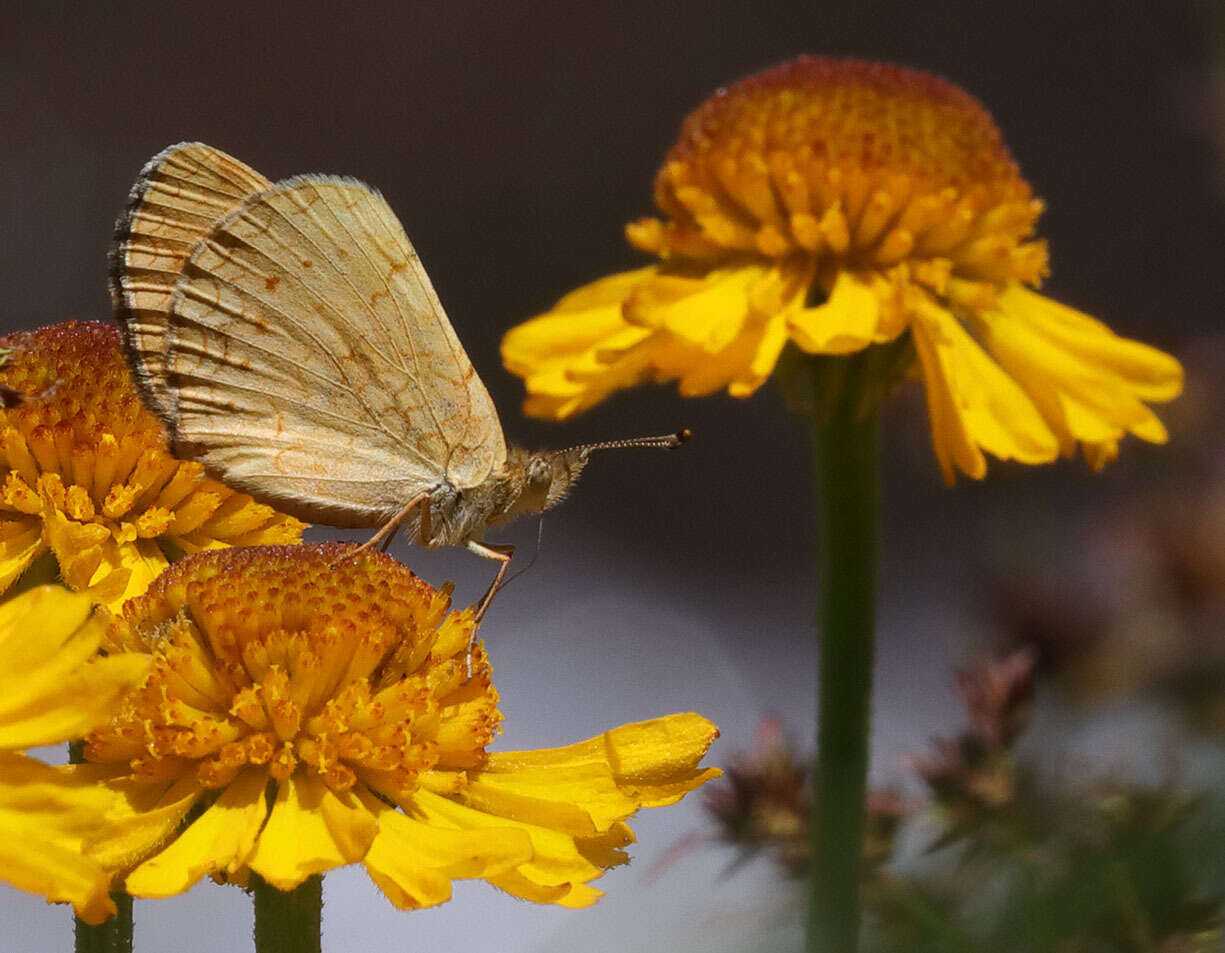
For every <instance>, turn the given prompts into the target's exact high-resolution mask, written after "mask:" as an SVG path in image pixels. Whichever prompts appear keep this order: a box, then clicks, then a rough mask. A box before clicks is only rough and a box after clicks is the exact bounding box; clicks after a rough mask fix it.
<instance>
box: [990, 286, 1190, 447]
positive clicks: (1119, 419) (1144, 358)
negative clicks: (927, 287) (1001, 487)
mask: <svg viewBox="0 0 1225 953" xmlns="http://www.w3.org/2000/svg"><path fill="white" fill-rule="evenodd" d="M999 301H1000V308H999V310H992V311H985V312H982V313H980V314H979V315H978V318H979V321H980V323H981V325H982V328H983V336H984V340H985V342H986V344H987V346H988V347H989V348H990V349H991V352H992V353H993V354H994V355H995V356H996V357H997V358H998V359H999V361H1000V363H1001V364H1003V366H1004V367H1005V369H1006V370H1007V371H1008V373H1009V374H1010V375H1012V376H1013V377H1014V378H1016V380H1017V381H1018V382H1020V384H1021V386H1023V387H1024V388H1025V390H1026V392H1027V393H1029V395H1030V396H1031V398H1032V399H1033V401H1034V403H1035V404H1036V405H1037V406H1038V409H1039V411H1040V412H1041V413H1042V416H1043V417H1044V418H1045V419H1046V421H1047V423H1048V424H1050V426H1051V428H1052V429H1053V430H1054V431H1055V433H1056V434H1058V436H1059V439H1060V442H1061V444H1062V449H1063V452H1064V453H1065V454H1070V453H1071V452H1073V450H1074V449H1075V445H1076V442H1077V441H1082V442H1083V443H1084V444H1085V446H1086V452H1087V454H1088V453H1090V448H1091V447H1099V448H1101V450H1099V451H1094V452H1092V454H1091V456H1092V459H1091V460H1090V465H1091V466H1093V467H1094V468H1095V469H1098V468H1100V466H1101V465H1103V464H1104V463H1105V462H1106V460H1107V459H1111V458H1113V455H1114V453H1117V444H1118V441H1119V438H1121V437H1122V436H1123V435H1124V434H1125V433H1128V432H1130V433H1133V434H1135V435H1136V436H1138V437H1140V438H1141V439H1143V440H1148V441H1150V442H1153V443H1164V442H1165V440H1166V431H1165V427H1164V426H1162V424H1161V421H1160V420H1158V419H1157V417H1156V415H1155V414H1154V413H1153V412H1152V411H1151V410H1149V408H1148V407H1146V406H1145V405H1144V403H1143V402H1142V401H1143V400H1168V399H1170V398H1171V397H1173V396H1175V395H1176V394H1177V393H1178V391H1179V389H1180V388H1181V385H1182V369H1181V367H1180V366H1179V364H1178V362H1177V361H1175V360H1174V359H1173V358H1172V357H1170V356H1169V355H1166V354H1163V353H1162V352H1160V351H1157V350H1155V349H1153V348H1149V347H1147V346H1146V345H1143V344H1140V343H1138V342H1135V341H1128V340H1126V339H1124V338H1120V337H1118V336H1117V335H1115V334H1114V333H1113V332H1112V331H1110V330H1109V329H1108V328H1106V326H1105V325H1103V324H1101V323H1100V322H1098V321H1095V320H1093V319H1092V318H1089V317H1088V316H1087V315H1082V314H1080V313H1079V312H1076V311H1073V310H1072V309H1070V308H1065V307H1064V306H1063V305H1060V304H1058V303H1056V302H1054V301H1050V300H1049V299H1047V298H1044V297H1042V296H1041V295H1038V294H1035V293H1034V292H1032V291H1028V290H1027V289H1024V288H1021V287H1019V286H1018V287H1016V288H1009V289H1008V290H1007V291H1006V292H1004V293H1003V294H1001V295H1000V297H999Z"/></svg>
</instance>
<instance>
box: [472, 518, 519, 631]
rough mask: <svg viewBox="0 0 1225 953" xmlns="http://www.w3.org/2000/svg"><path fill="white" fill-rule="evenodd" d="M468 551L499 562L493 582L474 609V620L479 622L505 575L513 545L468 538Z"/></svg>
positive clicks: (513, 550)
mask: <svg viewBox="0 0 1225 953" xmlns="http://www.w3.org/2000/svg"><path fill="white" fill-rule="evenodd" d="M468 551H469V552H472V553H475V554H476V555H478V556H480V557H481V558H482V559H492V560H494V561H495V562H499V563H501V565H500V566H498V574H497V575H496V576H494V577H493V582H491V583H490V584H489V588H488V589H487V590H486V591H485V595H483V596H481V601H480V603H478V605H477V609H476V621H477V623H478V624H479V623H480V621H481V619H483V618H484V617H485V612H486V610H487V609H488V608H489V604H490V603H491V602H493V597H494V596H495V595H497V592H498V590H499V589H500V588H501V587H502V579H503V577H504V576H505V575H506V570H507V569H509V568H510V557H511V556H513V555H514V554H515V547H514V546H490V545H489V544H488V543H478V542H477V541H476V540H474V539H470V540H468Z"/></svg>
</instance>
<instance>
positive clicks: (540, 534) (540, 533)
mask: <svg viewBox="0 0 1225 953" xmlns="http://www.w3.org/2000/svg"><path fill="white" fill-rule="evenodd" d="M543 538H544V514H543V513H541V514H540V521H539V522H538V523H537V524H536V551H535V552H534V553H532V558H531V559H529V560H528V561H527V565H526V566H524V567H523V568H522V569H520V570H519V571H518V572H517V573H515V574H514V575H513V576H511V577H510V578H509V579H507V580H506V582H504V583H502V588H503V589H505V588H506V587H507V586H509V585H510V584H511V583H512V582H514V581H515V580H516V579H518V578H519V577H520V576H522V575H523V574H524V573H526V572H528V571H529V570H530V569H531V568H532V567H533V566H535V565H536V560H537V559H539V558H540V541H541V540H542V539H543Z"/></svg>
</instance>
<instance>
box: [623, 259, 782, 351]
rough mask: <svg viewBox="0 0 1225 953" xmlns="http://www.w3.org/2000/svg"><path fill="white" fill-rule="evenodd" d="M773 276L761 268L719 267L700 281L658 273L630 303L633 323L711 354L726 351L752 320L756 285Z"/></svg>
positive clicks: (628, 315)
mask: <svg viewBox="0 0 1225 953" xmlns="http://www.w3.org/2000/svg"><path fill="white" fill-rule="evenodd" d="M768 273H769V269H767V268H765V267H763V266H760V265H744V266H740V267H737V268H725V269H716V270H715V271H712V272H709V273H708V274H706V275H703V276H701V277H698V278H690V277H686V276H683V275H679V274H661V275H656V276H655V277H653V278H652V279H651V280H649V281H645V282H643V283H642V284H640V285H638V286H637V287H636V288H635V289H634V291H633V292H632V293H631V294H630V295H629V297H628V298H626V301H625V318H626V320H627V321H629V322H630V323H631V324H639V325H642V326H643V327H647V328H656V329H658V328H664V329H666V330H668V331H669V332H671V333H672V334H674V335H676V336H677V337H678V338H680V339H681V340H682V341H684V342H685V343H687V344H691V345H693V346H694V347H699V348H701V349H702V350H704V351H707V352H708V353H712V354H714V353H717V352H719V351H722V350H723V349H724V348H726V347H727V346H728V345H729V344H730V343H731V342H732V341H733V340H734V339H735V338H736V337H737V335H739V334H740V331H741V328H742V327H743V326H744V323H745V321H746V320H748V318H749V314H750V306H749V293H750V289H751V288H752V286H753V285H754V284H755V283H756V282H758V281H759V280H760V279H761V278H762V277H764V276H765V275H767V274H768Z"/></svg>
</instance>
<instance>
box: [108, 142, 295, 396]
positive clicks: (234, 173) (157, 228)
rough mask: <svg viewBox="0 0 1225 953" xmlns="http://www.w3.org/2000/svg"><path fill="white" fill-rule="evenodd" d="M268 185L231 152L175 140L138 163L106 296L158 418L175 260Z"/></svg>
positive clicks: (179, 264) (177, 268)
mask: <svg viewBox="0 0 1225 953" xmlns="http://www.w3.org/2000/svg"><path fill="white" fill-rule="evenodd" d="M270 185H271V183H270V182H269V181H268V180H267V179H265V178H264V177H263V176H262V175H260V174H259V173H258V172H256V171H255V170H254V169H251V168H249V167H248V166H246V165H244V164H243V163H241V162H239V161H238V160H237V159H235V158H233V157H232V156H229V155H226V154H225V153H224V152H221V151H220V150H218V149H214V148H213V147H212V146H206V145H204V144H203V143H200V142H180V143H178V144H177V145H173V146H170V147H168V148H166V149H164V150H162V151H161V152H159V153H158V154H157V155H155V156H154V157H153V158H152V159H150V160H149V162H148V163H146V165H145V167H144V168H143V169H142V170H141V173H140V176H139V177H138V178H137V180H136V184H135V185H134V186H133V187H132V192H131V195H130V196H129V199H128V207H127V209H126V210H125V211H124V214H123V215H122V216H121V217H120V219H119V221H118V222H117V223H116V225H115V240H114V244H113V246H112V252H111V295H112V297H113V299H114V302H115V308H116V315H117V317H118V319H119V325H120V328H121V329H122V333H123V339H124V344H125V351H126V352H127V354H128V359H129V362H130V363H131V365H132V370H133V373H134V376H135V378H136V381H137V384H138V385H139V386H140V388H141V390H142V391H143V392H144V396H145V399H146V401H147V402H148V403H149V405H150V407H151V408H152V409H153V411H154V412H155V413H157V414H158V415H159V416H161V417H162V418H163V419H166V417H167V414H168V413H169V408H170V398H169V395H168V393H167V392H166V384H165V351H166V342H165V335H166V323H167V321H168V319H169V314H170V299H171V297H172V295H173V293H174V288H175V284H176V283H177V282H178V280H179V276H180V275H181V274H182V271H183V266H184V265H185V264H186V262H187V259H188V258H189V257H190V255H191V253H192V251H193V250H194V249H195V247H196V245H197V244H199V242H200V240H201V239H202V238H204V236H205V235H207V234H208V232H209V231H210V230H211V229H212V227H213V225H215V224H216V222H217V221H218V219H220V218H223V217H224V216H225V215H227V214H229V213H230V212H232V211H233V210H234V209H235V208H237V207H238V206H239V205H240V204H241V203H242V201H243V200H244V199H245V198H247V197H248V196H250V195H252V194H254V193H256V192H260V191H263V190H264V189H266V188H268V187H269V186H270Z"/></svg>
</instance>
